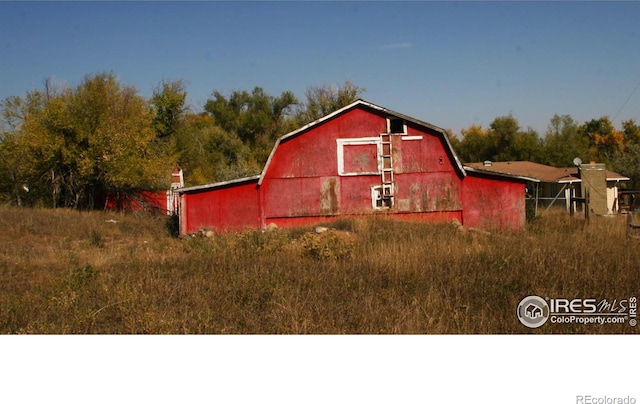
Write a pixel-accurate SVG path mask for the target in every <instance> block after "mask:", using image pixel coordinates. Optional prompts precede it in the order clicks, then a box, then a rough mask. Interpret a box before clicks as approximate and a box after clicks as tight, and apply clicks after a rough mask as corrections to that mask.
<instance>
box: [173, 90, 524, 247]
mask: <svg viewBox="0 0 640 404" xmlns="http://www.w3.org/2000/svg"><path fill="white" fill-rule="evenodd" d="M178 191H179V193H180V232H181V233H182V234H186V233H193V232H196V231H198V230H200V229H204V228H207V229H212V230H214V231H235V230H241V229H243V228H244V227H254V228H266V226H268V225H270V224H272V223H273V224H275V225H277V226H279V227H291V226H298V225H310V224H316V223H321V222H326V221H329V220H335V219H338V218H341V217H355V216H362V215H372V214H373V215H375V214H382V215H393V217H394V218H398V219H405V220H419V221H433V222H436V221H438V222H442V221H450V220H452V219H457V220H459V221H460V222H461V223H462V224H463V225H465V226H473V227H475V226H477V227H483V228H501V229H512V230H517V229H521V228H523V227H524V225H525V198H524V196H525V180H524V179H522V178H520V177H517V176H511V175H501V174H491V173H478V172H473V171H469V172H467V170H465V167H463V165H462V164H461V163H460V161H459V160H458V157H457V156H456V154H455V152H454V151H453V149H452V147H451V144H450V142H449V139H448V137H447V135H446V134H445V131H444V130H443V129H441V128H438V127H436V126H433V125H431V124H428V123H426V122H422V121H420V120H417V119H414V118H411V117H408V116H406V115H403V114H399V113H397V112H394V111H391V110H388V109H386V108H382V107H380V106H377V105H374V104H372V103H369V102H366V101H363V100H358V101H356V102H354V103H352V104H350V105H348V106H346V107H344V108H342V109H340V110H338V111H336V112H334V113H332V114H330V115H327V116H325V117H323V118H321V119H319V120H317V121H315V122H312V123H310V124H308V125H306V126H304V127H302V128H300V129H298V130H295V131H293V132H291V133H288V134H286V135H284V136H282V137H281V138H280V139H278V141H277V142H276V144H275V146H274V148H273V150H272V151H271V155H270V156H269V159H268V160H267V163H266V164H265V167H264V169H263V170H262V173H261V174H260V175H257V176H254V177H248V178H242V179H238V180H235V181H227V182H220V183H215V184H210V185H203V186H196V187H189V188H182V189H180V190H178Z"/></svg>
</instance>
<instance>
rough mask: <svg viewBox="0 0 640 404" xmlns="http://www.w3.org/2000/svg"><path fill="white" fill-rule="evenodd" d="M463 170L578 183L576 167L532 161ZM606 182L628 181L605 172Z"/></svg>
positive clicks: (494, 163) (484, 164)
mask: <svg viewBox="0 0 640 404" xmlns="http://www.w3.org/2000/svg"><path fill="white" fill-rule="evenodd" d="M465 168H470V169H471V170H474V171H478V172H480V171H484V172H494V173H499V174H509V175H515V176H521V177H524V178H528V180H529V181H532V182H557V183H572V182H580V176H579V174H578V167H552V166H548V165H545V164H539V163H534V162H532V161H491V162H481V163H468V164H465ZM606 179H607V181H629V178H627V177H625V176H623V175H620V174H618V173H615V172H613V171H609V170H606Z"/></svg>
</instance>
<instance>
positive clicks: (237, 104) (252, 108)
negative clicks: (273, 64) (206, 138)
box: [204, 87, 298, 144]
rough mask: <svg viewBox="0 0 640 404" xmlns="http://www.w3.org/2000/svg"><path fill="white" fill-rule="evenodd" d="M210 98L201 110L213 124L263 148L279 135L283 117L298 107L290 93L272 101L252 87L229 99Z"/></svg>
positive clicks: (215, 94) (287, 92) (270, 97)
mask: <svg viewBox="0 0 640 404" xmlns="http://www.w3.org/2000/svg"><path fill="white" fill-rule="evenodd" d="M213 97H214V99H209V100H207V102H206V104H205V106H204V110H205V111H206V112H208V113H209V114H211V116H212V117H213V118H214V121H215V124H216V125H218V126H220V127H221V128H222V129H223V130H225V131H227V132H234V133H236V134H237V135H238V136H239V137H240V139H241V140H242V141H243V142H247V143H253V144H256V143H263V144H265V143H268V142H270V141H273V140H275V139H276V138H277V137H278V136H280V135H282V134H283V133H282V129H283V126H285V125H284V123H285V120H286V117H287V115H288V113H289V112H290V110H291V108H292V107H293V106H294V105H296V104H297V103H298V101H297V99H296V97H295V96H294V95H293V93H291V92H290V91H285V92H283V93H282V94H280V96H278V97H272V96H270V95H269V94H267V93H266V92H265V91H264V90H263V89H262V88H261V87H255V88H254V89H253V91H252V92H251V93H249V92H247V91H234V92H233V93H231V95H230V96H229V97H228V98H227V97H225V96H224V95H223V94H222V93H220V92H219V91H214V92H213Z"/></svg>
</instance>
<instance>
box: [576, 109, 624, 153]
mask: <svg viewBox="0 0 640 404" xmlns="http://www.w3.org/2000/svg"><path fill="white" fill-rule="evenodd" d="M578 131H579V133H580V134H581V135H582V136H584V137H585V138H587V139H589V148H590V151H591V159H593V160H596V161H599V162H603V163H607V164H611V162H612V160H613V159H614V158H615V154H616V153H618V152H620V151H621V150H622V149H623V148H624V141H625V138H624V134H623V133H622V132H621V131H618V130H616V128H615V127H614V126H613V124H612V123H611V120H610V119H609V117H608V116H603V117H601V118H600V119H592V120H590V121H589V122H585V123H584V124H583V125H581V126H580V128H579V130H578Z"/></svg>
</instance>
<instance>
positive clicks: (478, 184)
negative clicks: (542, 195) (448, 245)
mask: <svg viewBox="0 0 640 404" xmlns="http://www.w3.org/2000/svg"><path fill="white" fill-rule="evenodd" d="M524 194H525V184H524V183H523V182H521V181H515V180H509V179H500V180H498V179H495V178H489V177H482V176H478V175H477V174H470V175H468V176H467V177H466V178H465V181H464V185H463V203H464V215H463V222H462V224H463V225H464V226H469V227H481V228H485V229H506V230H520V229H522V228H524V226H525V223H526V213H525V198H524Z"/></svg>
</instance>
